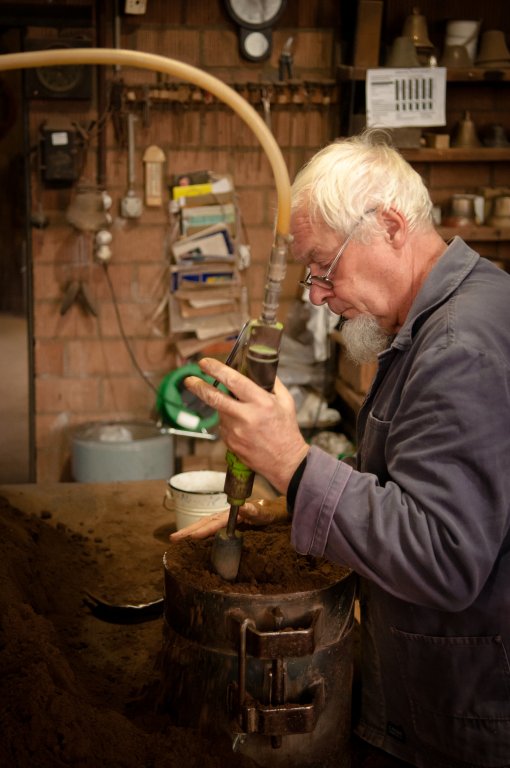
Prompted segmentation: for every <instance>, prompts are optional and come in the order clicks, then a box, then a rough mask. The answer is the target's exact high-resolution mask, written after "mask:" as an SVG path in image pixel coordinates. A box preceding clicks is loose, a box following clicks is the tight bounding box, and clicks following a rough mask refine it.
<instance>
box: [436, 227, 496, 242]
mask: <svg viewBox="0 0 510 768" xmlns="http://www.w3.org/2000/svg"><path fill="white" fill-rule="evenodd" d="M437 231H438V232H439V234H440V235H441V237H442V238H444V239H445V240H450V239H451V238H452V237H455V235H459V236H460V237H462V239H463V240H465V241H466V242H471V243H488V242H497V241H501V240H505V241H507V240H510V227H488V226H482V225H480V226H477V225H473V226H469V225H468V226H464V227H437Z"/></svg>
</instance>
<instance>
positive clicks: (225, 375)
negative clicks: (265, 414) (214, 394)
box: [199, 357, 267, 402]
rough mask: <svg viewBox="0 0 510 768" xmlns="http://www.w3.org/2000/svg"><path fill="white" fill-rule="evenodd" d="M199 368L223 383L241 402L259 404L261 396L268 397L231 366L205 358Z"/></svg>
mask: <svg viewBox="0 0 510 768" xmlns="http://www.w3.org/2000/svg"><path fill="white" fill-rule="evenodd" d="M199 366H200V369H201V370H202V371H203V372H204V373H205V374H207V375H208V376H212V377H213V378H215V379H217V380H218V381H221V383H222V384H224V385H225V387H226V388H227V389H228V390H229V391H230V392H232V393H233V394H234V395H235V396H236V398H237V399H238V400H240V401H241V402H249V401H250V402H257V401H258V400H260V398H261V396H262V398H265V397H266V396H267V395H266V393H265V391H264V390H263V389H262V388H261V387H259V386H258V385H257V384H255V383H254V382H253V381H251V380H250V379H249V378H248V377H247V376H243V374H241V373H239V372H238V371H236V370H234V369H233V368H230V366H228V365H224V363H220V361H219V360H215V359H214V358H212V357H204V358H203V359H202V360H200V362H199ZM220 394H222V393H220Z"/></svg>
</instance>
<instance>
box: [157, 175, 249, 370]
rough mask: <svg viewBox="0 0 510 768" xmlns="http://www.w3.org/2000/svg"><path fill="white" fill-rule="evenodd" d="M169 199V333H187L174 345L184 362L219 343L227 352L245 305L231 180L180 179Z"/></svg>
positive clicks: (244, 314)
mask: <svg viewBox="0 0 510 768" xmlns="http://www.w3.org/2000/svg"><path fill="white" fill-rule="evenodd" d="M171 196H172V200H173V210H174V213H175V215H176V216H178V218H179V232H180V236H179V237H178V238H177V239H176V240H175V241H174V242H173V243H172V265H171V284H170V296H169V307H170V330H171V332H172V333H176V334H186V337H185V338H181V339H180V340H178V341H176V346H177V348H178V351H179V352H180V353H181V355H182V356H184V357H188V356H191V355H193V354H197V353H198V352H201V351H202V352H203V351H205V350H206V349H207V350H208V352H209V351H210V348H211V347H218V345H219V346H220V347H221V345H222V342H223V343H224V342H227V345H224V346H225V348H227V347H228V346H229V345H230V344H231V339H232V338H234V337H235V336H236V335H237V334H238V332H239V330H240V329H241V327H242V325H243V323H244V322H245V320H246V319H247V303H248V302H247V296H246V288H245V287H244V286H243V285H242V281H241V277H240V273H239V264H238V261H239V260H238V254H237V244H238V234H239V231H238V230H239V224H238V219H239V215H238V213H239V212H238V208H237V204H236V200H235V190H234V186H233V183H232V179H231V178H230V177H229V176H221V175H216V174H213V173H211V172H208V171H203V172H202V171H200V172H193V173H190V174H185V175H180V176H178V177H176V178H175V179H174V180H173V184H172V188H171ZM190 350H191V352H190Z"/></svg>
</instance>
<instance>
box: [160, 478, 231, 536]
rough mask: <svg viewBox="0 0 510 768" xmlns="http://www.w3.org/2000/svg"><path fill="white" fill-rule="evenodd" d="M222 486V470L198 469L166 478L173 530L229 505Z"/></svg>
mask: <svg viewBox="0 0 510 768" xmlns="http://www.w3.org/2000/svg"><path fill="white" fill-rule="evenodd" d="M224 485H225V472H214V471H211V470H206V469H203V470H202V469H199V470H195V471H192V472H181V473H180V474H178V475H173V477H171V478H170V479H169V480H168V490H167V497H169V498H170V499H171V500H172V502H173V509H174V511H175V523H176V527H177V530H180V529H181V528H184V527H185V526H187V525H190V524H191V523H194V522H197V521H198V520H200V519H201V518H203V517H208V516H209V515H214V514H215V513H216V512H225V511H227V510H228V509H229V508H230V506H229V504H228V501H227V494H226V493H225V492H224V490H223V488H224Z"/></svg>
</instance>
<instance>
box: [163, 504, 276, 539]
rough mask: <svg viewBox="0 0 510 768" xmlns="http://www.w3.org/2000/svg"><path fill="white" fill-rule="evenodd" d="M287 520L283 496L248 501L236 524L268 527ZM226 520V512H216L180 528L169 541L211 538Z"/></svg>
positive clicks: (241, 509)
mask: <svg viewBox="0 0 510 768" xmlns="http://www.w3.org/2000/svg"><path fill="white" fill-rule="evenodd" d="M286 519H287V505H286V500H285V496H280V497H278V498H277V499H271V500H269V499H257V500H256V501H254V500H252V501H249V502H248V503H247V504H244V506H242V507H240V508H239V514H238V516H237V522H238V523H248V524H249V525H269V524H270V523H274V522H275V521H277V520H286ZM227 520H228V512H216V514H214V515H210V516H209V517H204V518H203V519H202V520H199V521H198V522H197V523H191V525H187V526H186V528H181V530H180V531H176V532H175V533H172V534H171V535H170V541H178V540H179V539H185V538H190V539H206V538H207V537H208V536H212V535H213V534H214V533H216V531H219V530H220V529H221V528H225V527H226V525H227Z"/></svg>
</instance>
